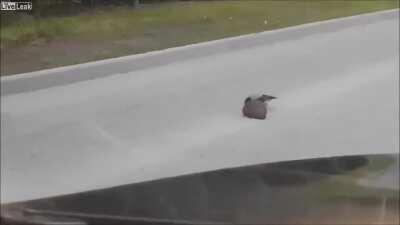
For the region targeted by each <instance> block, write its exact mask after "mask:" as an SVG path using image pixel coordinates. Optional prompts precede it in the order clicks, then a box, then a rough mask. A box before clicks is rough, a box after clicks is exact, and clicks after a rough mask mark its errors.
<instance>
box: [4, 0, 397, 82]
mask: <svg viewBox="0 0 400 225" xmlns="http://www.w3.org/2000/svg"><path fill="white" fill-rule="evenodd" d="M398 5H399V1H398V0H376V1H374V0H372V1H371V0H365V1H363V0H354V1H343V0H341V1H336V0H335V1H326V0H313V1H303V0H292V1H272V0H271V1H268V0H265V1H210V2H208V1H207V2H174V3H165V4H159V5H156V6H151V7H149V6H146V7H143V8H141V9H137V10H133V9H131V8H124V7H114V8H100V9H96V10H94V11H91V12H87V13H83V14H79V15H76V16H68V17H55V18H46V19H37V20H33V19H32V18H28V19H25V20H24V19H23V20H20V21H18V22H16V23H12V24H10V25H8V26H2V27H1V35H0V39H1V51H2V52H1V56H2V57H1V58H2V59H1V75H7V74H13V73H20V72H29V71H33V70H39V69H45V68H52V67H57V66H63V65H71V64H76V63H82V62H87V61H93V60H98V59H105V58H110V57H116V56H122V55H128V54H135V53H143V52H147V51H152V50H158V49H165V48H169V47H174V46H180V45H185V44H190V43H197V42H202V41H209V40H214V39H219V38H224V37H230V36H236V35H241V34H247V33H253V32H260V31H265V30H272V29H277V28H282V27H288V26H294V25H299V24H304V23H309V22H314V21H320V20H326V19H332V18H337V17H343V16H350V15H356V14H361V13H367V12H373V11H379V10H385V9H392V8H397V7H398Z"/></svg>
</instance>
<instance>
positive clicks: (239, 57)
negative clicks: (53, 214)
mask: <svg viewBox="0 0 400 225" xmlns="http://www.w3.org/2000/svg"><path fill="white" fill-rule="evenodd" d="M398 25H399V17H398V11H388V12H383V13H376V14H370V15H362V16H357V17H352V18H345V19H338V20H332V21H328V22H322V23H316V24H309V25H304V26H298V27H293V28H288V29H283V30H278V31H271V32H264V33H260V34H253V35H248V36H244V37H238V38H233V39H227V40H220V41H215V42H210V43H204V44H199V45H193V46H186V47H180V48H176V49H170V50H164V51H160V52H152V53H147V54H143V55H138V56H129V57H125V58H119V59H113V60H110V61H102V62H95V63H89V64H85V65H79V66H72V67H66V68H60V69H54V70H48V71H41V72H34V73H31V74H22V75H17V76H11V77H5V78H1V86H2V96H1V202H2V203H6V202H14V201H22V200H28V199H35V198H41V197H47V196H54V195H60V194H66V193H75V192H80V191H85V190H93V189H97V188H104V187H111V186H116V185H121V184H128V183H133V182H139V181H146V180H153V179H157V178H162V177H170V176H176V175H181V174H188V173H193V172H200V171H208V170H214V169H219V168H226V167H234V166H242V165H252V164H256V163H266V162H274V161H282V160H291V159H304V158H312V157H324V156H336V155H354V154H375V153H398V152H399V138H398V137H399V127H398V126H399V125H398V124H399V114H398V113H399V105H398V100H399V86H398V81H399V65H398V61H399V30H398V29H399V28H398ZM93 78H97V79H93ZM253 93H266V94H270V95H274V96H277V97H278V99H277V100H276V101H273V102H272V104H271V106H270V107H271V108H270V114H269V115H268V118H267V119H266V120H263V121H259V120H251V119H247V118H244V117H242V115H241V107H242V104H243V101H244V99H245V97H247V96H248V95H249V94H253Z"/></svg>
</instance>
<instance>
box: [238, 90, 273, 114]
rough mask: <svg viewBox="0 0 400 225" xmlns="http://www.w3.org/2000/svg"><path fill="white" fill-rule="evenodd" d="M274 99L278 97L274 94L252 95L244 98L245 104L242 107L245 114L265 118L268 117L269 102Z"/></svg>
mask: <svg viewBox="0 0 400 225" xmlns="http://www.w3.org/2000/svg"><path fill="white" fill-rule="evenodd" d="M272 99H276V97H274V96H270V95H261V96H250V97H247V98H246V99H245V100H244V106H243V109H242V112H243V116H246V117H249V118H253V119H260V120H263V119H265V118H266V117H267V112H268V110H267V103H268V102H269V101H271V100H272Z"/></svg>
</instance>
